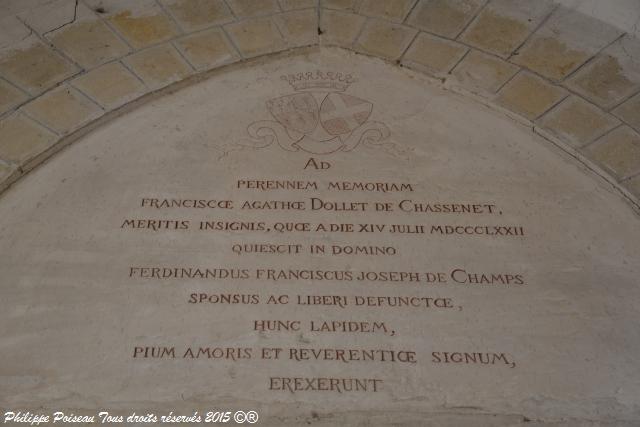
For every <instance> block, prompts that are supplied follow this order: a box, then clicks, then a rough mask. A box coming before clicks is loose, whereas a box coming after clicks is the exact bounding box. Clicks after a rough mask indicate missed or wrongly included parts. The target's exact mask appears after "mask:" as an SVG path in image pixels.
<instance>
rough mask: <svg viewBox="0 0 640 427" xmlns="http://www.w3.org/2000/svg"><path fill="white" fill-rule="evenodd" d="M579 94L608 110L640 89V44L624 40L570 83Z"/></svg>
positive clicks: (636, 41)
mask: <svg viewBox="0 0 640 427" xmlns="http://www.w3.org/2000/svg"><path fill="white" fill-rule="evenodd" d="M567 86H569V87H570V88H571V89H573V90H574V91H576V92H578V93H579V94H580V95H582V96H584V97H585V98H587V99H588V100H590V101H592V102H594V103H595V104H597V105H599V106H600V107H602V108H605V109H609V108H612V107H614V106H616V105H618V104H619V103H620V102H621V101H622V100H624V99H625V98H627V97H629V96H630V95H633V94H634V93H636V92H637V91H638V90H639V89H640V42H639V41H638V40H637V39H635V38H633V37H629V36H627V37H623V38H622V39H620V40H618V41H617V42H616V43H614V44H613V45H611V46H609V47H607V48H606V49H605V50H604V51H602V52H601V53H600V54H598V56H596V58H595V59H594V60H593V61H592V62H590V63H589V64H587V65H586V66H585V67H584V68H582V69H581V70H579V71H578V72H577V73H576V74H575V75H574V76H572V77H571V78H570V79H569V80H568V81H567Z"/></svg>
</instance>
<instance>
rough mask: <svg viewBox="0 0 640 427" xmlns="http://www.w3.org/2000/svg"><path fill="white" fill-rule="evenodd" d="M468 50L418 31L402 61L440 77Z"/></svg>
mask: <svg viewBox="0 0 640 427" xmlns="http://www.w3.org/2000/svg"><path fill="white" fill-rule="evenodd" d="M468 50H469V49H468V48H467V47H465V46H463V45H461V44H458V43H456V42H452V41H450V40H446V39H442V38H440V37H437V36H432V35H430V34H426V33H420V34H419V35H418V37H416V39H415V41H414V42H413V43H412V44H411V47H409V50H407V53H406V54H405V56H404V58H403V60H402V63H403V64H404V65H407V66H409V67H411V68H415V69H418V70H420V71H422V72H426V73H428V74H431V75H434V76H438V77H440V76H443V75H445V74H447V73H448V72H449V71H451V69H452V68H453V67H455V65H456V64H457V63H458V62H459V61H460V59H461V58H462V57H463V56H464V55H465V53H467V51H468Z"/></svg>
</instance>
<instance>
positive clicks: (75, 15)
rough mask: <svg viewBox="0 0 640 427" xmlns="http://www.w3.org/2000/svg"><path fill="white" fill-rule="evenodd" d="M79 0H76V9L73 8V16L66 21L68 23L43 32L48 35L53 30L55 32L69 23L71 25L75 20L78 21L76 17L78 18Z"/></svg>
mask: <svg viewBox="0 0 640 427" xmlns="http://www.w3.org/2000/svg"><path fill="white" fill-rule="evenodd" d="M78 2H79V0H76V4H75V6H74V9H73V18H72V19H71V21H69V22H66V23H64V24H62V25H60V26H58V27H56V28H54V29H52V30H49V31H47V32H46V33H43V34H42V35H43V36H45V35H47V34H49V33H52V32H54V31H56V30H59V29H60V28H63V27H66V26H67V25H70V24H73V23H74V22H76V19H77V18H78Z"/></svg>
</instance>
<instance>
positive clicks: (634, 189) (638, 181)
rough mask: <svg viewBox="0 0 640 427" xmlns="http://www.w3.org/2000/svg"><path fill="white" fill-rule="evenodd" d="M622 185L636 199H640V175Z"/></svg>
mask: <svg viewBox="0 0 640 427" xmlns="http://www.w3.org/2000/svg"><path fill="white" fill-rule="evenodd" d="M622 185H624V186H625V188H626V189H627V190H629V191H631V193H632V194H633V195H635V196H636V197H640V175H637V176H634V177H633V178H631V179H628V180H627V181H625V182H623V183H622Z"/></svg>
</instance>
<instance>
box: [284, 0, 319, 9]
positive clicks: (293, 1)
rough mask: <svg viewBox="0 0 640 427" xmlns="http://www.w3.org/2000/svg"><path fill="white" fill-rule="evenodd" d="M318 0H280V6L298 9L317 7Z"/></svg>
mask: <svg viewBox="0 0 640 427" xmlns="http://www.w3.org/2000/svg"><path fill="white" fill-rule="evenodd" d="M317 3H318V2H317V0H280V8H281V9H282V10H297V9H307V8H309V7H315V6H316V4H317Z"/></svg>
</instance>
